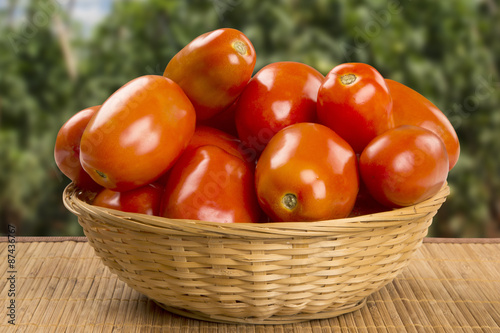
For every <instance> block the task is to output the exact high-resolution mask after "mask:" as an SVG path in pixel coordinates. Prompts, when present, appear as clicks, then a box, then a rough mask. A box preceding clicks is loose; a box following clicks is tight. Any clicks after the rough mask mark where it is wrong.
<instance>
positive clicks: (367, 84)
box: [317, 63, 394, 153]
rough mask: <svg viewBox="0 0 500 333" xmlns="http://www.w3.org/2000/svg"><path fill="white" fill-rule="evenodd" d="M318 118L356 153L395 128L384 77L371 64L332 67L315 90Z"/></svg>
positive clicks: (348, 64) (349, 64) (389, 96)
mask: <svg viewBox="0 0 500 333" xmlns="http://www.w3.org/2000/svg"><path fill="white" fill-rule="evenodd" d="M317 109H318V110H317V111H318V118H319V122H320V123H321V124H323V125H326V126H328V127H330V128H331V129H332V130H334V131H335V132H336V133H337V134H338V135H340V136H341V137H342V138H344V140H346V141H347V142H348V143H349V144H350V145H351V146H352V148H353V149H354V151H355V152H356V153H361V152H362V151H363V149H364V148H365V146H366V145H367V144H368V143H369V142H370V141H371V140H372V139H373V138H375V137H376V136H377V135H379V134H382V133H383V132H385V131H387V130H388V129H390V128H393V127H394V121H393V118H392V98H391V95H390V93H389V89H388V88H387V85H386V84H385V81H384V78H383V77H382V75H380V73H379V72H378V71H377V70H376V69H375V68H373V67H372V66H370V65H367V64H362V63H346V64H341V65H338V66H336V67H335V68H333V69H332V70H331V71H330V73H328V75H327V76H326V78H325V80H324V81H323V84H322V85H321V87H320V88H319V92H318V106H317Z"/></svg>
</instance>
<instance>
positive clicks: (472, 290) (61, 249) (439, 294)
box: [0, 237, 500, 333]
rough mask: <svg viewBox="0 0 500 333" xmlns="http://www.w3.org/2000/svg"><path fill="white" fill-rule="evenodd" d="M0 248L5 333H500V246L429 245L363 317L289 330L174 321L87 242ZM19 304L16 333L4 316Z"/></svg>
mask: <svg viewBox="0 0 500 333" xmlns="http://www.w3.org/2000/svg"><path fill="white" fill-rule="evenodd" d="M16 241H17V242H16V244H15V272H16V273H15V283H14V289H15V293H16V295H15V297H10V296H9V289H11V288H12V285H11V284H10V282H9V280H8V278H9V276H10V275H12V274H11V273H8V271H9V267H8V265H9V263H8V243H7V242H6V238H5V237H2V238H0V242H1V243H0V250H1V253H2V256H3V257H2V260H1V261H0V269H1V272H2V277H1V280H0V281H1V282H0V289H1V293H0V304H2V305H1V306H2V311H1V313H2V316H0V317H1V318H2V320H1V322H0V331H1V332H64V331H67V332H88V331H95V332H112V331H122V332H136V331H140V332H149V331H165V332H240V331H242V332H322V333H325V332H338V331H359V332H379V331H383V332H385V331H388V332H401V331H408V332H433V331H443V332H500V239H487V240H484V239H455V240H449V239H426V240H425V241H424V244H423V245H422V247H421V248H420V249H419V250H418V251H417V252H416V253H415V254H414V256H413V259H412V261H411V263H410V265H409V266H408V267H407V268H406V269H405V270H404V271H403V272H402V273H401V274H400V275H399V276H398V277H396V279H395V280H394V281H393V282H392V283H390V284H388V285H387V286H385V287H384V288H382V289H381V290H380V291H378V292H376V293H374V294H372V295H371V296H370V297H369V298H368V300H367V303H366V306H365V307H363V308H362V309H361V310H358V311H355V312H352V313H348V314H346V315H343V316H340V317H336V318H332V319H326V320H314V321H310V322H303V323H298V324H288V325H236V324H235V325H230V324H218V323H210V322H204V321H197V320H194V319H188V318H184V317H180V316H177V315H174V314H171V313H169V312H167V311H165V310H163V309H162V308H160V307H159V306H157V305H156V304H155V303H154V302H152V301H150V300H148V299H147V298H146V297H145V296H142V295H141V294H139V293H137V292H136V291H134V290H132V289H130V288H129V287H128V286H127V285H125V284H124V283H123V282H121V281H119V280H118V279H117V277H116V276H115V275H113V274H111V273H110V272H109V270H108V269H107V268H106V267H105V266H104V265H103V264H101V262H100V260H99V259H98V258H97V257H96V256H95V255H94V252H93V250H92V248H91V247H90V246H89V245H88V244H87V242H86V241H85V238H83V237H80V238H57V237H56V238H36V237H34V238H33V237H32V238H23V237H17V239H16ZM11 299H15V305H16V309H15V325H11V324H9V323H8V320H10V318H9V317H8V316H7V314H8V311H9V310H8V309H7V307H8V306H9V304H10V301H11Z"/></svg>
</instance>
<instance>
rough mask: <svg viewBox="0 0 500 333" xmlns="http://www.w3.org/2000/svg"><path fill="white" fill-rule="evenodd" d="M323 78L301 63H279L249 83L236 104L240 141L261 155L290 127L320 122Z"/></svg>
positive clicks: (261, 71) (259, 73)
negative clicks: (319, 96)
mask: <svg viewBox="0 0 500 333" xmlns="http://www.w3.org/2000/svg"><path fill="white" fill-rule="evenodd" d="M323 78H324V77H323V75H321V73H320V72H318V71H317V70H315V69H314V68H312V67H310V66H308V65H305V64H302V63H298V62H276V63H272V64H269V65H267V66H265V67H264V68H262V69H261V70H260V71H259V72H258V73H257V74H255V76H254V77H253V78H252V79H251V80H250V81H249V82H248V84H247V86H246V87H245V89H244V90H243V92H242V93H241V96H240V98H239V100H238V103H237V105H236V116H235V119H236V128H237V130H238V136H239V138H240V139H241V140H242V141H243V142H244V143H245V144H246V145H247V146H248V147H250V148H251V149H252V150H253V151H254V152H255V153H254V155H255V157H257V156H258V155H260V153H261V152H262V151H263V150H264V148H265V146H266V145H267V143H268V142H269V140H271V138H272V137H273V135H274V134H275V133H277V132H278V131H279V130H281V129H282V128H285V127H286V126H289V125H292V124H295V123H299V122H315V121H316V99H317V96H318V89H319V86H320V85H321V82H322V81H323Z"/></svg>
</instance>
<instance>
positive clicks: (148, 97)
mask: <svg viewBox="0 0 500 333" xmlns="http://www.w3.org/2000/svg"><path fill="white" fill-rule="evenodd" d="M195 117H196V116H195V111H194V108H193V105H192V104H191V102H190V101H189V99H188V98H187V97H186V95H185V94H184V92H183V91H182V89H181V88H180V87H179V86H178V85H177V84H176V83H175V82H173V81H172V80H170V79H167V78H166V77H163V76H158V75H145V76H141V77H139V78H136V79H134V80H132V81H130V82H129V83H127V84H126V85H124V86H123V87H121V88H120V89H118V90H117V91H116V92H115V93H114V94H113V95H112V96H111V97H109V98H108V100H106V102H105V103H104V104H103V105H102V107H101V109H100V110H99V112H97V113H96V114H95V116H94V117H93V118H92V119H91V120H90V122H89V124H88V126H87V128H86V129H85V132H84V133H83V136H82V140H81V152H80V161H81V162H82V166H83V168H84V169H85V171H87V172H88V173H89V175H90V176H91V177H92V178H93V179H94V180H95V181H96V182H97V183H99V184H101V185H102V186H104V187H106V188H109V189H111V190H114V191H127V190H131V189H133V188H137V187H140V186H143V185H146V184H149V183H151V182H153V181H154V180H155V179H157V178H158V177H159V176H160V175H161V174H163V173H165V172H166V171H167V170H168V169H169V168H170V167H171V166H172V164H173V163H174V161H175V160H176V159H177V158H178V157H179V155H180V154H181V153H182V151H183V150H184V149H185V148H186V146H187V145H188V143H189V140H190V139H191V137H192V136H193V133H194V129H195Z"/></svg>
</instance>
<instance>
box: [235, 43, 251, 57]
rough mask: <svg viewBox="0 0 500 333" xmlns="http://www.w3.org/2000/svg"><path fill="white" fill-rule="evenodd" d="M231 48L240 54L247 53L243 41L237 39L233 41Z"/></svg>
mask: <svg viewBox="0 0 500 333" xmlns="http://www.w3.org/2000/svg"><path fill="white" fill-rule="evenodd" d="M233 49H235V50H236V52H238V53H239V54H241V55H245V54H247V51H248V50H247V46H246V45H245V43H243V42H242V41H241V40H237V41H236V42H234V43H233Z"/></svg>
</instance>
